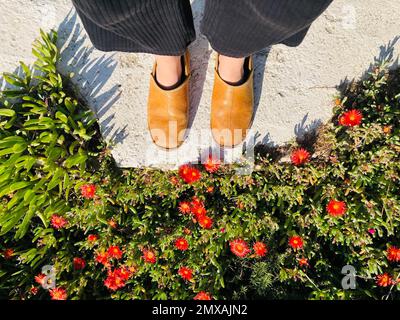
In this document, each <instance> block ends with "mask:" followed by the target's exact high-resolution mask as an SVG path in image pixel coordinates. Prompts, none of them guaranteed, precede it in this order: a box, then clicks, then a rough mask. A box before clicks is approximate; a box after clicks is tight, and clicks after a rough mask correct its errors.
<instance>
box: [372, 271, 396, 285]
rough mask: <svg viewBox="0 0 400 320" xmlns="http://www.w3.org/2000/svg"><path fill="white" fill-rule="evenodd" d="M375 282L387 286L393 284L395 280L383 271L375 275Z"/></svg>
mask: <svg viewBox="0 0 400 320" xmlns="http://www.w3.org/2000/svg"><path fill="white" fill-rule="evenodd" d="M376 284H377V285H378V286H380V287H389V286H391V285H393V284H395V281H394V280H393V278H392V276H391V275H390V274H388V273H384V274H380V275H378V276H377V277H376Z"/></svg>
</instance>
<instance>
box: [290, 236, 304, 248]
mask: <svg viewBox="0 0 400 320" xmlns="http://www.w3.org/2000/svg"><path fill="white" fill-rule="evenodd" d="M303 244H304V242H303V238H302V237H299V236H292V237H290V239H289V246H291V247H292V248H293V249H295V250H297V249H301V248H303Z"/></svg>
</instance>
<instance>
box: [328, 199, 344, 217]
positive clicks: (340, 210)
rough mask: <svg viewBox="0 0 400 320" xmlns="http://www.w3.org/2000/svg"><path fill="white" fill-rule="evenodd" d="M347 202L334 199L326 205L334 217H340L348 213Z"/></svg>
mask: <svg viewBox="0 0 400 320" xmlns="http://www.w3.org/2000/svg"><path fill="white" fill-rule="evenodd" d="M346 210H347V208H346V203H345V202H344V201H336V200H334V199H332V200H330V201H329V203H328V205H327V206H326V211H327V212H328V213H329V215H331V216H332V217H340V216H343V215H344V214H345V213H346Z"/></svg>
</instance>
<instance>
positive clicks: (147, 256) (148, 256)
mask: <svg viewBox="0 0 400 320" xmlns="http://www.w3.org/2000/svg"><path fill="white" fill-rule="evenodd" d="M142 252H143V260H144V261H145V262H147V263H156V261H157V256H156V254H155V253H154V251H152V250H147V249H143V251H142Z"/></svg>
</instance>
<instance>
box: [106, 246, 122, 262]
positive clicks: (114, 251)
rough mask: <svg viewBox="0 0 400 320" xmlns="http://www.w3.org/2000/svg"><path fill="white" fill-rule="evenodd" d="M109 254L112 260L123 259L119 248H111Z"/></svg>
mask: <svg viewBox="0 0 400 320" xmlns="http://www.w3.org/2000/svg"><path fill="white" fill-rule="evenodd" d="M107 254H108V256H109V257H110V258H112V259H117V260H119V259H121V258H122V251H121V249H120V248H119V247H118V246H110V247H109V248H108V250H107Z"/></svg>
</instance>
